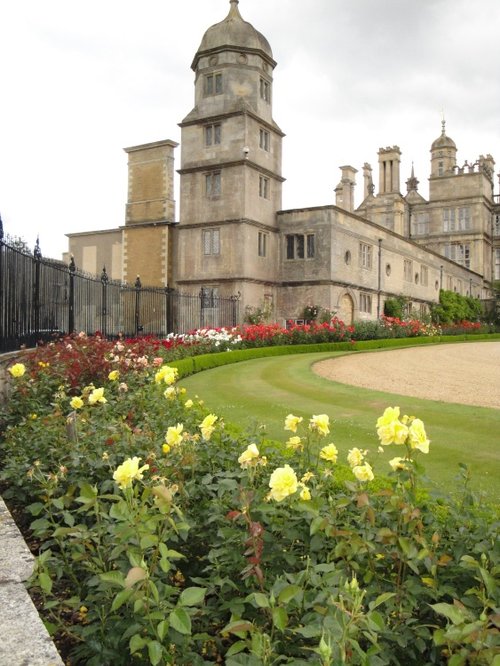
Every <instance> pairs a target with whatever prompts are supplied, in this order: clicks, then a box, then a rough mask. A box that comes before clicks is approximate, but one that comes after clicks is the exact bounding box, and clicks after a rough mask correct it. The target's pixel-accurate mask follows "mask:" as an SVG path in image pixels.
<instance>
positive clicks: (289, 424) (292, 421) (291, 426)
mask: <svg viewBox="0 0 500 666" xmlns="http://www.w3.org/2000/svg"><path fill="white" fill-rule="evenodd" d="M302 420H303V419H302V416H294V415H293V414H288V416H287V417H286V418H285V430H291V431H292V432H297V426H298V425H299V423H301V422H302Z"/></svg>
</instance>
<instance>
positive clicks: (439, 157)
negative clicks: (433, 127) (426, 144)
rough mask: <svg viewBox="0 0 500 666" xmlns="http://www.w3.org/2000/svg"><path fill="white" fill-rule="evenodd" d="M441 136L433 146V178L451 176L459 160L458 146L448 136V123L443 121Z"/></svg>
mask: <svg viewBox="0 0 500 666" xmlns="http://www.w3.org/2000/svg"><path fill="white" fill-rule="evenodd" d="M441 127H442V129H441V135H440V136H438V138H437V139H436V140H435V141H433V142H432V146H431V178H432V177H433V176H437V177H439V176H450V175H452V174H453V167H454V166H455V165H456V163H457V160H456V157H457V146H456V144H455V142H454V141H453V139H450V137H449V136H447V135H446V131H445V128H446V121H445V120H444V119H443V120H442V121H441Z"/></svg>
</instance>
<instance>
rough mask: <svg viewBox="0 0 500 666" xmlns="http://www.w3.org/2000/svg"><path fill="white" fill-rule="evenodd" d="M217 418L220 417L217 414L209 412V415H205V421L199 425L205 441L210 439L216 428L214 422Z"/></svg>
mask: <svg viewBox="0 0 500 666" xmlns="http://www.w3.org/2000/svg"><path fill="white" fill-rule="evenodd" d="M217 419H218V417H217V416H215V414H209V415H208V416H205V418H204V419H203V421H202V422H201V423H200V425H199V426H198V428H199V429H200V430H201V436H202V437H203V439H204V440H205V441H208V440H209V439H210V437H211V436H212V433H213V431H214V430H215V425H214V424H215V422H216V421H217Z"/></svg>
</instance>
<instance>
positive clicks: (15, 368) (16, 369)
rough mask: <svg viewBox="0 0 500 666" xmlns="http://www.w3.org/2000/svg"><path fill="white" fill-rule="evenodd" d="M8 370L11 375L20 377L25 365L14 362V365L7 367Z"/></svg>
mask: <svg viewBox="0 0 500 666" xmlns="http://www.w3.org/2000/svg"><path fill="white" fill-rule="evenodd" d="M9 372H10V374H11V375H12V376H13V377H22V376H23V375H24V373H25V372H26V366H25V365H24V363H14V365H12V366H11V367H10V368H9Z"/></svg>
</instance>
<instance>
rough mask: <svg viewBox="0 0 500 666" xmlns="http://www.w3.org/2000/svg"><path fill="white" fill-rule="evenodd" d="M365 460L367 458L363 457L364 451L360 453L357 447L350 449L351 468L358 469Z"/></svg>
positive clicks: (348, 458)
mask: <svg viewBox="0 0 500 666" xmlns="http://www.w3.org/2000/svg"><path fill="white" fill-rule="evenodd" d="M364 459H365V456H364V455H363V451H360V450H359V449H357V448H356V447H355V448H354V449H349V453H348V454H347V462H348V463H349V465H350V466H351V467H358V466H359V465H361V464H362V463H363V460H364Z"/></svg>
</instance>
